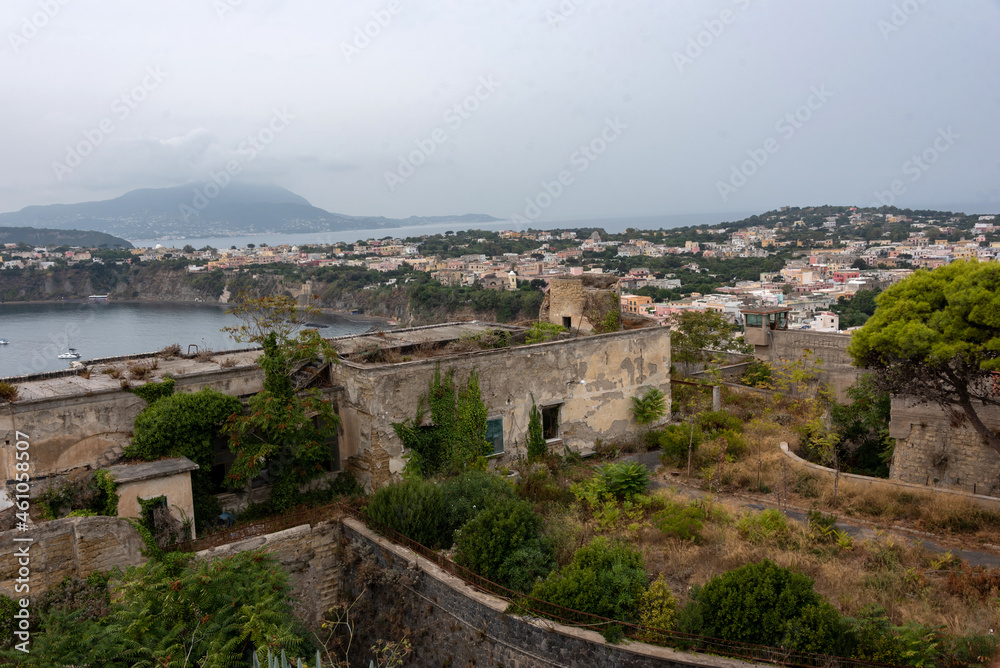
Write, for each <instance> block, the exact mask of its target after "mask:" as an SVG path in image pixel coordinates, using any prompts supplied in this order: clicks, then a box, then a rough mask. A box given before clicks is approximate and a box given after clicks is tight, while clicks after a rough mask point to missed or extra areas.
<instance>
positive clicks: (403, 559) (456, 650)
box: [344, 519, 752, 668]
mask: <svg viewBox="0 0 1000 668" xmlns="http://www.w3.org/2000/svg"><path fill="white" fill-rule="evenodd" d="M344 536H345V539H347V540H350V541H354V542H357V543H360V544H362V545H365V546H369V547H371V548H372V549H373V551H374V553H375V557H376V559H377V560H378V561H379V562H380V564H381V565H382V566H383V567H389V568H397V569H407V568H408V567H409V566H410V565H411V564H416V567H417V569H418V572H419V575H418V577H417V579H416V583H415V584H413V585H412V586H411V585H407V587H405V588H404V590H405V592H406V593H405V594H404V595H402V596H394V597H393V598H392V604H393V606H394V607H395V608H396V610H395V611H394V612H395V613H396V614H397V615H398V616H400V617H401V618H402V619H403V620H404V623H405V625H406V626H407V627H408V628H407V629H406V630H407V631H409V639H410V641H411V643H412V644H413V650H414V651H413V654H411V655H410V657H409V658H408V663H410V664H412V665H415V666H456V667H457V666H515V667H517V668H550V667H553V666H572V667H573V668H654V667H655V668H668V667H674V666H677V667H680V666H705V667H711V668H738V667H739V668H746V667H747V666H748V665H752V664H747V663H742V662H739V661H734V660H731V659H724V658H720V657H712V656H703V655H694V654H686V653H683V652H677V651H675V650H671V649H668V648H665V647H656V646H653V645H646V644H644V643H628V644H627V645H609V644H608V643H607V642H605V640H604V638H603V637H601V635H600V634H599V633H597V632H595V631H585V630H581V629H578V628H573V627H568V626H563V625H561V624H556V623H554V622H550V621H546V620H536V619H527V618H522V617H518V616H516V615H508V614H505V612H504V611H505V610H506V608H507V603H506V602H505V601H503V600H501V599H498V598H495V597H493V596H489V595H487V594H483V593H482V592H479V591H478V590H475V589H473V588H472V587H470V586H468V585H466V584H465V583H464V582H462V581H461V580H459V579H458V578H456V577H454V576H452V575H451V574H449V573H446V572H445V571H443V570H442V569H440V568H438V567H437V566H436V565H434V564H432V563H431V562H429V561H427V560H426V559H423V558H422V557H419V556H417V555H416V554H414V553H413V552H411V551H410V550H408V549H406V548H403V547H400V546H398V545H395V544H393V543H391V542H389V541H387V540H385V539H384V538H382V537H381V536H378V535H376V534H374V533H373V532H371V531H369V530H368V529H367V528H366V527H365V526H364V525H362V524H361V523H360V522H357V521H356V520H353V519H345V520H344ZM371 593H372V595H375V592H374V591H372V592H371ZM379 614H383V615H384V614H386V611H380V613H379ZM370 629H371V627H366V626H364V625H362V624H359V625H358V626H357V627H356V630H357V632H358V633H359V634H364V637H363V638H358V637H357V636H356V637H355V646H358V647H361V648H367V647H368V646H370V645H371V644H372V642H373V641H374V640H375V639H377V638H376V637H370V636H371V634H372V633H373V632H374V633H378V630H377V629H376V630H374V631H372V630H370ZM403 630H404V629H402V628H396V629H395V631H396V636H395V637H394V639H398V636H399V635H401V633H402V631H403ZM382 639H388V638H382ZM359 640H361V642H359ZM359 651H360V652H362V653H363V652H364V650H363V649H360V650H359ZM364 660H365V661H367V660H368V659H367V658H365V659H364Z"/></svg>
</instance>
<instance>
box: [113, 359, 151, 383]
mask: <svg viewBox="0 0 1000 668" xmlns="http://www.w3.org/2000/svg"><path fill="white" fill-rule="evenodd" d="M159 366H160V362H159V360H156V359H152V360H133V361H131V362H129V363H128V373H129V376H130V377H131V379H132V380H146V379H147V378H149V377H150V376H151V375H152V374H153V371H155V370H156V369H158V368H159ZM113 377H114V376H112V378H113Z"/></svg>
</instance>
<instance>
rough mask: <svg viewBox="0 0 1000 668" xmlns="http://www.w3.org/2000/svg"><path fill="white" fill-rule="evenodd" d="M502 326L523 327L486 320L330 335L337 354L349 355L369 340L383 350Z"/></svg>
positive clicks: (443, 340) (512, 329) (515, 329)
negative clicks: (367, 332)
mask: <svg viewBox="0 0 1000 668" xmlns="http://www.w3.org/2000/svg"><path fill="white" fill-rule="evenodd" d="M498 329H500V330H505V331H509V332H511V333H514V332H520V331H523V330H524V329H525V328H524V327H517V326H514V325H503V324H497V323H489V322H478V321H475V320H474V321H471V322H448V323H444V324H441V325H428V326H426V327H411V328H409V329H393V330H389V331H380V332H372V333H370V334H354V335H352V336H344V337H340V338H336V339H329V341H330V343H331V344H332V345H333V347H334V348H335V349H336V350H337V353H338V354H339V355H343V356H345V357H349V356H350V355H351V354H352V353H355V352H357V351H358V350H362V349H364V348H366V347H369V346H371V345H372V344H375V345H377V346H378V347H380V348H382V349H383V350H391V349H396V348H406V347H410V346H420V345H426V344H437V343H446V342H448V341H458V340H459V339H461V338H462V337H463V336H469V335H475V334H479V333H482V332H489V331H495V330H498Z"/></svg>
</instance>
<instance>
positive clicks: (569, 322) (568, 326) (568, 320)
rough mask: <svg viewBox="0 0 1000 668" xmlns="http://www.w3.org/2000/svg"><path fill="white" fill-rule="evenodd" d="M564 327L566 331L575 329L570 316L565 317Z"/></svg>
mask: <svg viewBox="0 0 1000 668" xmlns="http://www.w3.org/2000/svg"><path fill="white" fill-rule="evenodd" d="M563 327H565V328H566V329H573V319H572V318H571V317H569V316H568V315H564V316H563Z"/></svg>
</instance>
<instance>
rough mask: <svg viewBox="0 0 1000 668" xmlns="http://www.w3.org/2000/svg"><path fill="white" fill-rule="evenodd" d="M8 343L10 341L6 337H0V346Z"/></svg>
mask: <svg viewBox="0 0 1000 668" xmlns="http://www.w3.org/2000/svg"><path fill="white" fill-rule="evenodd" d="M8 343H10V341H8V340H7V339H0V346H5V345H7V344H8Z"/></svg>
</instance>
